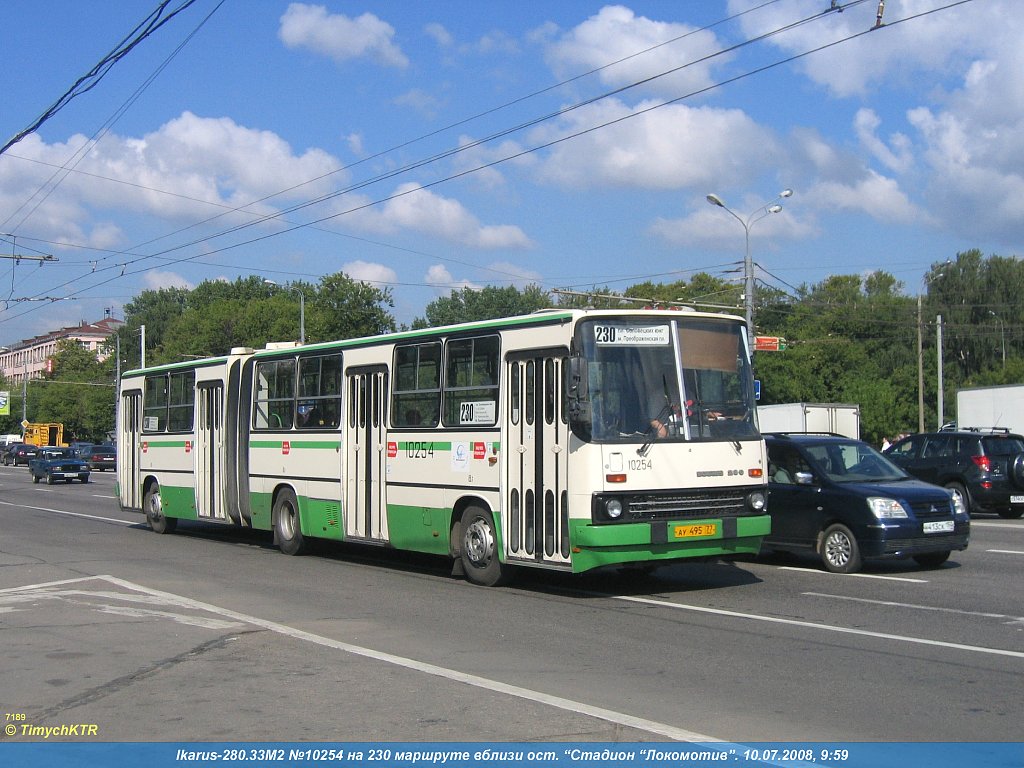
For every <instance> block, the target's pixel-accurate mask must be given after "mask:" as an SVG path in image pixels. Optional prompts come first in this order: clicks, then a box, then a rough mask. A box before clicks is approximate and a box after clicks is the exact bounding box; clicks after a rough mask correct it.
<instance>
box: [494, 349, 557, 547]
mask: <svg viewBox="0 0 1024 768" xmlns="http://www.w3.org/2000/svg"><path fill="white" fill-rule="evenodd" d="M565 356H566V352H565V350H560V349H559V350H542V351H532V352H530V353H520V354H513V355H509V357H508V360H507V362H506V375H507V377H508V382H509V388H508V393H507V397H508V403H507V406H508V407H507V411H508V421H507V425H506V428H507V430H508V439H507V447H506V448H505V449H504V450H503V453H504V455H505V462H506V477H507V485H506V487H505V489H504V494H505V499H504V503H503V505H502V507H503V515H502V517H503V520H502V525H503V529H504V531H505V548H506V552H507V554H508V556H509V558H510V559H511V560H513V561H514V560H520V561H524V560H526V561H537V562H543V563H546V564H549V565H556V564H557V565H563V564H564V565H568V564H569V562H570V552H569V517H568V494H567V491H566V474H567V468H568V453H569V451H568V449H569V428H568V424H567V421H566V414H565V413H563V400H562V384H561V381H562V376H563V371H564V366H563V361H564V360H565Z"/></svg>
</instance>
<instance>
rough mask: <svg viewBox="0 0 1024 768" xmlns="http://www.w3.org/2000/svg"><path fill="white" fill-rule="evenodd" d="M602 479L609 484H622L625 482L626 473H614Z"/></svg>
mask: <svg viewBox="0 0 1024 768" xmlns="http://www.w3.org/2000/svg"><path fill="white" fill-rule="evenodd" d="M604 479H605V481H606V482H609V483H624V482H626V473H625V472H616V473H615V474H611V475H605V476H604Z"/></svg>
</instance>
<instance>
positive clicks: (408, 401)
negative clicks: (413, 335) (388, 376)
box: [391, 342, 441, 427]
mask: <svg viewBox="0 0 1024 768" xmlns="http://www.w3.org/2000/svg"><path fill="white" fill-rule="evenodd" d="M440 409H441V343H440V342H429V343H426V344H404V345H401V346H396V347H395V358H394V389H393V390H392V394H391V422H392V424H391V425H392V426H393V427H421V426H422V427H436V426H437V421H438V416H439V414H440Z"/></svg>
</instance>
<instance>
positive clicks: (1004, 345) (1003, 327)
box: [988, 309, 1006, 370]
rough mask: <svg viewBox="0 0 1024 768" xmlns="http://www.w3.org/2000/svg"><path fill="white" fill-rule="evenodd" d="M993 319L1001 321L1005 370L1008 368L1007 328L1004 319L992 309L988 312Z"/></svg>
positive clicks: (1001, 343)
mask: <svg viewBox="0 0 1024 768" xmlns="http://www.w3.org/2000/svg"><path fill="white" fill-rule="evenodd" d="M988 313H989V314H990V315H992V317H994V318H995V319H996V320H998V321H999V343H1000V345H1001V346H1002V348H1003V369H1004V370H1005V368H1006V326H1005V325H1003V318H1001V317H1000V316H999V315H997V314H996V313H995V312H993V311H992V310H991V309H990V310H989V311H988Z"/></svg>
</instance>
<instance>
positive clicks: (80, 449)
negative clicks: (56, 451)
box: [68, 440, 96, 459]
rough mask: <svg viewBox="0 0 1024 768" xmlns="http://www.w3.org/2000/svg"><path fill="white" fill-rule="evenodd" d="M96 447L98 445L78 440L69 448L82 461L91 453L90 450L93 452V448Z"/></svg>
mask: <svg viewBox="0 0 1024 768" xmlns="http://www.w3.org/2000/svg"><path fill="white" fill-rule="evenodd" d="M94 445H96V443H87V442H84V441H81V440H76V441H75V442H73V443H71V444H70V445H69V446H68V447H69V448H71V450H72V451H74V452H75V455H76V456H78V457H79V458H81V459H84V458H85V456H86V454H87V453H89V451H90V450H92V447H93V446H94Z"/></svg>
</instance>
